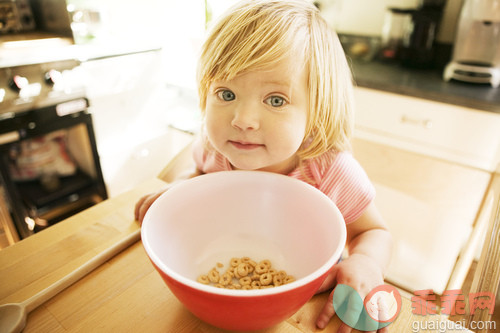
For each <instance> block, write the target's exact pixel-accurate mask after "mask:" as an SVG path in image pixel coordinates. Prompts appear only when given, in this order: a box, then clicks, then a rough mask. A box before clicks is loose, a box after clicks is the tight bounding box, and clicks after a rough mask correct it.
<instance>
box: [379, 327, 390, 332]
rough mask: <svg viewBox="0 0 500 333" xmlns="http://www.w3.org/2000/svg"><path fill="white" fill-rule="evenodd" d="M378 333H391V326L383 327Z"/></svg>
mask: <svg viewBox="0 0 500 333" xmlns="http://www.w3.org/2000/svg"><path fill="white" fill-rule="evenodd" d="M377 333H389V326H386V327H382V328H381V329H379V330H378V331H377Z"/></svg>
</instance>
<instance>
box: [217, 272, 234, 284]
mask: <svg viewBox="0 0 500 333" xmlns="http://www.w3.org/2000/svg"><path fill="white" fill-rule="evenodd" d="M232 281H233V278H232V277H231V275H229V274H228V273H224V274H222V275H221V276H220V279H219V283H220V284H222V285H223V286H227V285H228V284H230V283H231V282H232Z"/></svg>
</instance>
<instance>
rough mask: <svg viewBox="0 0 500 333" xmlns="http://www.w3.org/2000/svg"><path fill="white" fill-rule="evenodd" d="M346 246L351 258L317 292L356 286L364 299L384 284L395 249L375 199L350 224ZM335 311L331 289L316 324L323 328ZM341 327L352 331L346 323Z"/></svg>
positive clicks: (336, 268) (335, 269) (343, 330)
mask: <svg viewBox="0 0 500 333" xmlns="http://www.w3.org/2000/svg"><path fill="white" fill-rule="evenodd" d="M347 246H348V249H349V257H348V258H347V259H345V260H343V261H342V262H340V263H339V264H337V265H335V266H334V268H333V270H332V273H331V274H330V275H329V276H328V277H327V278H326V280H325V282H324V283H323V285H322V286H321V287H320V289H319V291H318V292H321V291H325V290H328V289H330V288H332V287H333V286H334V285H337V284H345V285H349V286H350V287H352V288H354V289H355V290H356V291H357V292H358V293H359V295H360V296H361V299H363V300H364V298H365V296H366V295H367V294H368V293H369V292H370V291H371V290H372V289H373V288H375V287H377V286H379V285H381V284H383V283H384V272H385V270H386V268H387V266H388V264H389V260H390V256H391V252H392V237H391V234H390V233H389V231H388V229H387V226H386V225H385V222H384V220H383V218H382V217H381V215H380V214H379V212H378V210H377V208H376V206H375V204H374V203H373V202H372V203H370V205H369V206H368V207H367V209H366V210H365V212H364V213H363V215H362V216H361V217H360V218H359V219H357V220H356V221H354V222H352V223H349V224H348V225H347ZM359 310H361V309H359ZM334 314H335V310H334V308H333V291H332V293H331V294H330V297H329V299H328V302H327V303H326V304H325V306H324V308H323V310H322V311H321V313H320V314H319V316H318V319H317V321H316V324H317V326H318V327H319V328H324V327H325V326H326V325H327V324H328V322H329V321H330V319H331V317H332V316H333V315H334ZM341 329H342V332H350V328H349V327H348V326H347V325H345V324H342V325H341ZM380 331H384V332H385V331H387V330H384V329H383V330H380Z"/></svg>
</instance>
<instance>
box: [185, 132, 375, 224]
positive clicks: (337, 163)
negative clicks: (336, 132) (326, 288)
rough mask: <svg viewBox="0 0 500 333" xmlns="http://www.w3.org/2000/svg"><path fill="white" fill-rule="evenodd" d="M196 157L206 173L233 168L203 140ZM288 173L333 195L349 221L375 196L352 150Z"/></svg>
mask: <svg viewBox="0 0 500 333" xmlns="http://www.w3.org/2000/svg"><path fill="white" fill-rule="evenodd" d="M193 157H194V161H195V163H196V166H197V167H198V169H199V170H201V171H203V172H204V173H210V172H217V171H230V170H232V167H231V164H230V163H229V161H228V160H227V159H226V158H225V157H224V156H223V155H222V154H220V153H218V152H217V151H215V150H207V149H205V148H204V146H203V143H202V140H196V142H195V144H194V147H193ZM288 176H290V177H293V178H296V179H299V180H302V181H305V182H306V183H309V184H311V185H312V186H314V187H316V188H317V189H319V190H320V191H322V192H323V193H325V194H326V195H327V196H328V197H330V198H331V199H332V200H333V202H334V203H335V204H336V205H337V207H338V209H339V210H340V212H341V213H342V215H343V216H344V220H345V222H346V223H350V222H353V221H355V220H357V219H358V218H359V217H360V216H361V215H362V214H363V212H364V210H365V209H366V207H367V206H368V204H369V203H370V202H371V201H372V200H373V198H374V197H375V188H374V187H373V185H372V183H371V182H370V180H369V179H368V176H367V175H366V173H365V171H364V170H363V168H362V167H361V165H359V163H358V162H357V161H356V160H355V159H354V157H353V156H352V154H351V153H350V152H334V151H328V152H326V153H324V154H323V155H321V156H319V157H316V158H313V159H310V160H307V161H306V162H304V163H303V165H302V167H301V168H296V169H295V170H293V171H292V172H291V173H289V174H288Z"/></svg>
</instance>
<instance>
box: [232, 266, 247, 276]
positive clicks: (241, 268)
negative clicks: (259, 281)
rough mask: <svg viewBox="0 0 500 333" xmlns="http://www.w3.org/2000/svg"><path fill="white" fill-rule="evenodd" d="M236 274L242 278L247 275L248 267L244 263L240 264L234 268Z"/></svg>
mask: <svg viewBox="0 0 500 333" xmlns="http://www.w3.org/2000/svg"><path fill="white" fill-rule="evenodd" d="M235 271H236V272H238V275H239V276H240V277H244V276H247V275H248V265H247V264H245V263H241V264H239V265H238V267H236V270H235Z"/></svg>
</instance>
